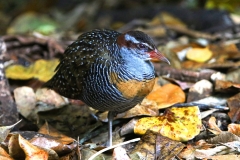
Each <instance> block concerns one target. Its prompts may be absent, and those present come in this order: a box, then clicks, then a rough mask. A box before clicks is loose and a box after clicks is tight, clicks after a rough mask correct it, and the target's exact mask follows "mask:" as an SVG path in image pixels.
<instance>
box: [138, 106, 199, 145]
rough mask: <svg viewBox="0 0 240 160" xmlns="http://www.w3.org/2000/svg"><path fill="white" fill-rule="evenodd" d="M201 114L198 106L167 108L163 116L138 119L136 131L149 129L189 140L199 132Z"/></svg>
mask: <svg viewBox="0 0 240 160" xmlns="http://www.w3.org/2000/svg"><path fill="white" fill-rule="evenodd" d="M201 125H202V123H201V116H200V111H199V108H198V107H197V106H192V107H184V108H175V107H173V108H170V109H167V110H166V112H165V114H164V115H163V116H158V117H145V118H141V119H139V120H138V122H137V123H136V124H135V127H134V133H136V134H145V132H146V131H147V130H148V129H149V130H152V131H155V132H159V133H160V134H161V135H163V136H165V137H168V138H171V139H173V140H177V141H188V140H190V139H193V138H194V137H195V136H196V135H197V134H199V132H200V129H201Z"/></svg>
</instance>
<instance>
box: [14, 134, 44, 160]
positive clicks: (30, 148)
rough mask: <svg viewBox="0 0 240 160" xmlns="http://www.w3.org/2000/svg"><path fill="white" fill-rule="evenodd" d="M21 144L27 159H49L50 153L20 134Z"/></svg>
mask: <svg viewBox="0 0 240 160" xmlns="http://www.w3.org/2000/svg"><path fill="white" fill-rule="evenodd" d="M18 141H19V145H20V147H21V148H22V150H23V151H24V153H25V155H26V158H25V160H32V159H41V160H47V159H48V153H47V152H46V151H44V150H42V149H40V148H39V147H36V146H34V145H32V144H31V143H30V142H29V141H27V140H26V139H24V138H23V137H22V136H21V135H19V136H18Z"/></svg>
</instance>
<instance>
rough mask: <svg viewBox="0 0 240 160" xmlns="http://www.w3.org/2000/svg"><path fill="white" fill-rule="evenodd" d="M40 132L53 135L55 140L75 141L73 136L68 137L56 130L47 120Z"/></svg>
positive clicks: (68, 142) (67, 142)
mask: <svg viewBox="0 0 240 160" xmlns="http://www.w3.org/2000/svg"><path fill="white" fill-rule="evenodd" d="M38 132H39V133H42V134H46V135H50V136H51V137H54V138H55V140H59V141H61V143H63V144H70V143H72V142H74V141H75V140H74V139H73V138H71V137H68V136H66V135H64V134H63V133H61V132H59V131H58V130H56V129H55V128H53V127H52V126H51V125H49V124H48V123H47V122H46V123H45V124H44V125H43V126H42V127H41V128H40V129H39V131H38Z"/></svg>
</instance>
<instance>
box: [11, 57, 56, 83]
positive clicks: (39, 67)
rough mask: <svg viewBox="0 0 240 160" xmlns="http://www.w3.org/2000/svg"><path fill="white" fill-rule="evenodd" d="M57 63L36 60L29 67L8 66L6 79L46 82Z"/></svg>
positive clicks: (54, 61)
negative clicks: (33, 79)
mask: <svg viewBox="0 0 240 160" xmlns="http://www.w3.org/2000/svg"><path fill="white" fill-rule="evenodd" d="M58 63H59V61H58V60H57V59H54V60H50V61H47V60H42V59H41V60H37V61H36V62H35V63H34V64H32V65H30V66H29V67H23V66H22V65H13V66H9V67H8V68H7V69H6V76H7V78H11V79H20V80H27V79H31V78H37V79H39V80H40V81H43V82H46V81H48V80H49V79H50V78H51V77H52V76H53V74H54V70H55V68H56V66H57V65H58Z"/></svg>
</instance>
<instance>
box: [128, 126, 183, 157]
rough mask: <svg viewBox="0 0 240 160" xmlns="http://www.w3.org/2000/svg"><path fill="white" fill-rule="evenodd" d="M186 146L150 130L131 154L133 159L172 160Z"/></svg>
mask: <svg viewBox="0 0 240 160" xmlns="http://www.w3.org/2000/svg"><path fill="white" fill-rule="evenodd" d="M183 147H184V144H182V143H181V142H177V141H174V140H171V139H169V138H167V137H164V136H162V135H160V134H159V133H157V132H153V131H150V130H148V131H147V132H146V134H145V135H144V136H143V137H142V138H141V141H139V142H138V144H137V145H136V147H135V148H134V150H133V151H132V152H131V155H130V156H131V158H132V159H134V158H133V157H135V158H136V156H137V157H138V159H158V160H161V159H166V160H168V159H172V158H173V157H175V156H177V155H178V153H179V152H180V151H181V150H182V149H183Z"/></svg>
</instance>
